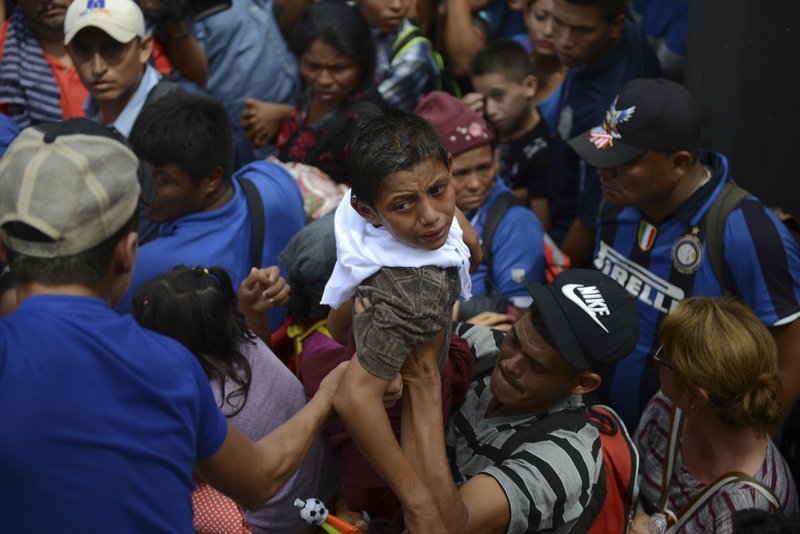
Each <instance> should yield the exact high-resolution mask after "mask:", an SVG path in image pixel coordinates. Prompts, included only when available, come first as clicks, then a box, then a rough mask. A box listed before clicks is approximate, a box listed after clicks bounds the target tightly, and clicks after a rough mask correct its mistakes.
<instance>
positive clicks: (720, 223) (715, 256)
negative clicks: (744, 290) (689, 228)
mask: <svg viewBox="0 0 800 534" xmlns="http://www.w3.org/2000/svg"><path fill="white" fill-rule="evenodd" d="M749 196H750V192H749V191H747V190H746V189H743V188H741V187H739V186H738V185H736V184H734V183H733V182H727V183H726V184H725V185H723V186H722V191H720V193H719V195H717V198H715V199H714V202H712V203H711V206H710V207H709V208H708V213H706V217H705V223H704V224H705V235H706V252H707V253H708V261H709V262H711V269H712V270H713V271H714V276H715V277H716V278H717V281H718V282H719V285H720V286H722V290H723V291H725V292H726V293H729V292H731V291H732V290H733V277H732V276H731V270H730V268H729V267H728V262H726V261H725V251H724V247H723V243H722V238H723V236H724V235H725V223H726V222H727V220H728V215H730V213H731V212H732V211H733V210H735V209H736V207H737V206H738V205H739V203H741V201H742V200H744V199H745V198H747V197H749Z"/></svg>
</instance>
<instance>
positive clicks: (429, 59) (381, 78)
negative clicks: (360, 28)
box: [356, 0, 439, 111]
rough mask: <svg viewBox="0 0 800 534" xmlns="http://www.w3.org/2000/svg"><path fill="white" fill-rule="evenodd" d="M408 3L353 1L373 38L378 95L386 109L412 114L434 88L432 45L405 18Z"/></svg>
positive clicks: (404, 0)
mask: <svg viewBox="0 0 800 534" xmlns="http://www.w3.org/2000/svg"><path fill="white" fill-rule="evenodd" d="M409 4H410V2H409V0H356V5H357V6H358V8H359V9H360V10H361V12H362V13H364V17H366V19H367V22H369V25H370V27H371V28H372V34H373V36H374V37H375V46H376V48H377V49H378V63H377V68H376V69H375V74H376V81H377V84H378V92H380V94H381V96H382V97H383V99H384V100H385V101H386V103H387V104H388V105H389V106H392V107H396V108H400V109H405V110H408V111H411V110H413V109H414V106H416V105H417V102H419V101H420V100H422V98H423V97H424V96H425V95H426V94H428V93H429V92H431V91H433V90H434V89H436V84H437V82H438V80H439V68H438V67H437V65H436V60H435V59H434V57H433V45H431V42H430V41H429V40H428V39H426V38H425V37H423V36H422V34H421V32H420V30H419V28H417V27H416V26H414V25H413V24H412V23H411V21H409V20H408V19H407V18H406V14H407V13H408V8H409Z"/></svg>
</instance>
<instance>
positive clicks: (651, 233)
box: [636, 221, 658, 252]
mask: <svg viewBox="0 0 800 534" xmlns="http://www.w3.org/2000/svg"><path fill="white" fill-rule="evenodd" d="M657 232H658V230H657V229H656V227H655V226H653V225H652V224H650V223H649V222H647V221H639V235H638V236H637V238H636V242H637V243H639V248H640V249H642V252H647V251H649V250H650V249H651V248H652V247H653V243H655V241H656V233H657Z"/></svg>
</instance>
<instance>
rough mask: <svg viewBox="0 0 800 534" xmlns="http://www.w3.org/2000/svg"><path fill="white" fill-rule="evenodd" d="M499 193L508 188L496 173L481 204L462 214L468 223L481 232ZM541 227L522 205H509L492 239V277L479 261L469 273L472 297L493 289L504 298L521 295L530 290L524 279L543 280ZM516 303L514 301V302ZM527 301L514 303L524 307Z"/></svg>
mask: <svg viewBox="0 0 800 534" xmlns="http://www.w3.org/2000/svg"><path fill="white" fill-rule="evenodd" d="M503 192H511V189H510V188H509V187H508V186H507V185H505V184H504V183H503V181H502V180H501V179H500V177H499V176H498V177H497V178H496V179H495V184H494V187H493V188H492V191H491V192H490V193H489V196H488V197H487V198H486V201H485V202H484V203H483V205H482V206H481V207H480V208H479V209H478V210H477V211H476V212H474V213H471V214H466V215H467V217H468V218H470V219H471V222H472V225H473V226H474V227H475V230H476V231H477V232H478V235H479V236H481V239H482V235H483V225H484V223H485V222H486V215H487V213H488V210H489V206H490V205H491V203H492V201H493V200H494V199H495V198H496V197H497V196H498V195H499V194H501V193H503ZM544 267H545V259H544V228H543V227H542V223H540V222H539V219H538V218H537V217H536V215H535V214H534V213H533V212H532V211H531V210H530V209H528V208H527V207H525V206H511V207H510V208H509V209H508V211H506V213H505V215H504V216H503V218H502V219H500V222H499V223H498V224H497V229H496V230H495V233H494V237H493V238H492V280H491V282H490V281H488V280H487V275H488V274H489V268H488V267H487V265H486V264H485V263H481V265H480V266H479V267H478V270H477V271H475V272H474V273H472V274H471V275H470V278H471V279H472V296H473V297H482V296H485V295H488V294H490V293H491V292H492V289H493V288H494V289H495V290H496V291H497V292H498V293H500V294H501V295H504V296H506V297H510V298H512V300H513V297H523V299H525V300H527V299H529V298H530V293H529V292H528V289H527V288H526V287H525V280H526V279H527V280H533V281H535V282H543V281H544ZM515 305H518V304H515ZM527 305H528V304H525V303H522V304H521V305H518V306H520V307H525V306H527Z"/></svg>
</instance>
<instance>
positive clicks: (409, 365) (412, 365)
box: [400, 329, 444, 387]
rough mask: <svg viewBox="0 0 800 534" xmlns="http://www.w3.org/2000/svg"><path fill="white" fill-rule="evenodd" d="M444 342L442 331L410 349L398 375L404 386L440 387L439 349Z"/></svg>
mask: <svg viewBox="0 0 800 534" xmlns="http://www.w3.org/2000/svg"><path fill="white" fill-rule="evenodd" d="M443 340H444V329H442V330H441V331H440V332H439V333H438V334H436V335H435V336H434V337H433V338H432V339H431V340H430V341H428V342H427V343H425V344H423V345H417V346H416V347H414V348H413V349H411V353H410V354H409V355H408V357H407V358H406V361H405V362H404V363H403V367H401V368H400V375H401V376H402V377H403V383H404V384H410V383H422V382H426V383H433V384H436V387H440V384H441V378H440V377H439V364H438V356H439V347H440V346H441V344H442V342H443Z"/></svg>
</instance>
